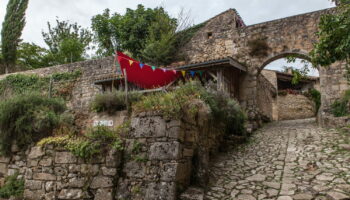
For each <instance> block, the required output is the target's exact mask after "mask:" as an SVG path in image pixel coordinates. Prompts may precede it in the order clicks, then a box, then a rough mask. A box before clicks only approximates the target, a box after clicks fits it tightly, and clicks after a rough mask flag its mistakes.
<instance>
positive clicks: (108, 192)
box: [94, 188, 113, 200]
mask: <svg viewBox="0 0 350 200" xmlns="http://www.w3.org/2000/svg"><path fill="white" fill-rule="evenodd" d="M94 200H113V190H112V189H111V188H110V189H98V190H97V192H96V195H95V198H94Z"/></svg>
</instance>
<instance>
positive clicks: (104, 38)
mask: <svg viewBox="0 0 350 200" xmlns="http://www.w3.org/2000/svg"><path fill="white" fill-rule="evenodd" d="M160 15H161V16H162V18H167V20H168V22H176V19H171V18H170V16H169V15H168V13H167V12H166V11H165V10H164V9H163V8H161V7H160V8H154V9H151V8H147V9H146V8H145V7H144V6H143V5H138V7H137V9H135V10H132V9H129V8H128V9H127V10H126V13H125V14H124V15H120V14H118V13H115V14H113V15H111V14H110V11H109V10H108V9H107V10H105V11H104V13H103V14H100V15H96V16H94V17H93V18H92V30H93V32H94V35H95V41H96V42H97V43H98V46H99V50H98V53H99V55H101V56H105V55H111V53H112V52H113V51H114V49H118V50H122V51H129V52H130V53H132V55H133V56H134V57H135V58H138V59H141V60H143V56H142V52H143V50H144V49H145V47H146V45H147V44H150V41H152V38H150V34H151V33H150V32H151V31H150V29H151V28H150V27H154V28H156V27H157V25H156V24H155V22H156V21H157V20H158V19H159V16H160ZM162 31H163V30H162ZM155 32H156V30H154V34H155ZM154 36H156V35H154ZM157 37H158V35H157ZM158 38H159V37H158Z"/></svg>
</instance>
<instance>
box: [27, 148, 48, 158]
mask: <svg viewBox="0 0 350 200" xmlns="http://www.w3.org/2000/svg"><path fill="white" fill-rule="evenodd" d="M43 155H45V152H44V151H43V149H42V148H41V147H37V146H36V147H32V149H31V151H30V153H29V155H28V158H29V159H36V158H40V157H42V156H43Z"/></svg>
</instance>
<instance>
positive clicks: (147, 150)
mask: <svg viewBox="0 0 350 200" xmlns="http://www.w3.org/2000/svg"><path fill="white" fill-rule="evenodd" d="M196 105H199V108H200V109H199V112H198V114H196V115H193V116H192V115H191V114H189V113H186V114H184V118H182V119H178V120H172V119H167V118H164V117H163V116H161V115H159V114H157V113H141V114H138V115H136V116H134V117H133V118H132V121H131V128H132V131H131V133H130V134H128V137H127V139H126V143H127V148H126V150H125V152H124V155H125V157H126V158H125V159H126V160H125V163H124V167H123V173H122V174H124V176H123V177H121V179H120V180H119V184H118V185H119V188H118V192H117V198H119V199H136V200H137V199H140V200H141V199H148V200H152V199H164V200H172V199H176V198H177V195H178V194H179V192H181V191H182V190H184V189H186V188H187V187H188V186H189V185H190V184H195V185H203V186H205V185H206V183H207V181H208V171H207V170H208V166H209V157H210V153H211V152H216V150H217V148H218V147H219V145H220V144H221V141H222V139H223V138H222V136H223V133H222V132H221V131H220V129H217V128H215V127H213V126H212V124H211V123H210V120H209V108H208V107H207V106H206V105H205V104H203V103H200V102H198V103H197V104H196Z"/></svg>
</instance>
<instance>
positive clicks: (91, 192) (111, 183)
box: [0, 145, 121, 200]
mask: <svg viewBox="0 0 350 200" xmlns="http://www.w3.org/2000/svg"><path fill="white" fill-rule="evenodd" d="M13 151H14V152H13V153H14V155H13V156H12V157H11V158H4V157H2V158H1V159H0V172H1V175H2V178H1V179H2V182H3V180H4V177H5V176H6V175H13V174H15V173H18V174H19V177H20V178H24V180H25V190H24V198H25V199H28V200H38V199H47V200H49V199H50V200H52V199H95V200H112V199H114V197H113V194H114V193H115V188H116V186H115V182H116V181H117V180H118V173H117V172H118V168H119V165H120V163H121V156H120V155H121V154H120V152H117V151H115V150H111V151H109V152H107V153H106V154H105V156H101V157H97V158H94V159H93V160H92V161H91V162H85V161H84V160H82V159H80V158H77V157H75V156H74V155H73V154H72V153H70V152H68V151H66V150H64V149H61V148H57V147H56V148H54V147H53V146H52V145H47V146H45V147H38V146H36V147H32V148H30V149H29V150H27V151H26V152H22V151H18V150H16V148H14V149H13Z"/></svg>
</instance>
